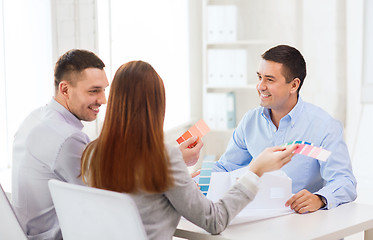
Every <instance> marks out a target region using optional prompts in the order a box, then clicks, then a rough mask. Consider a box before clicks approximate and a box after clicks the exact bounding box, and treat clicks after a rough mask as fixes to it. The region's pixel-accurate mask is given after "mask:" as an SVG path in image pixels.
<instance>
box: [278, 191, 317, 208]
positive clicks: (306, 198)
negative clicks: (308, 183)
mask: <svg viewBox="0 0 373 240" xmlns="http://www.w3.org/2000/svg"><path fill="white" fill-rule="evenodd" d="M285 206H286V207H287V206H290V208H291V209H293V210H294V211H296V212H298V213H305V212H315V211H317V210H319V209H320V208H321V207H322V206H324V203H323V202H322V201H321V199H320V198H319V196H317V195H315V194H312V193H310V192H309V191H307V190H306V189H303V190H301V191H299V192H298V193H296V194H294V195H293V196H292V197H291V198H290V199H289V200H288V201H287V202H286V203H285Z"/></svg>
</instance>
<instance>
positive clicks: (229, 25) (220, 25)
mask: <svg viewBox="0 0 373 240" xmlns="http://www.w3.org/2000/svg"><path fill="white" fill-rule="evenodd" d="M236 32H237V7H236V6H235V5H224V6H215V5H214V6H208V7H207V41H208V42H235V41H236V39H237V37H236V35H237V33H236Z"/></svg>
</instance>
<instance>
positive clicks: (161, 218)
mask: <svg viewBox="0 0 373 240" xmlns="http://www.w3.org/2000/svg"><path fill="white" fill-rule="evenodd" d="M167 148H168V154H169V156H170V161H171V171H172V174H173V178H174V186H173V187H172V188H171V189H169V190H168V191H166V192H164V193H162V194H145V193H139V194H135V195H134V194H132V195H131V196H132V197H133V199H134V201H135V202H136V205H137V208H138V209H139V213H140V216H141V219H142V222H143V224H144V227H145V230H146V233H147V235H148V238H149V239H150V240H154V239H159V240H165V239H171V238H172V236H173V234H174V232H175V229H176V226H177V225H178V223H179V220H180V217H181V216H184V217H185V218H186V219H188V220H189V221H191V222H193V223H194V224H196V225H197V226H200V227H201V228H203V229H205V230H206V231H208V232H210V233H213V234H218V233H220V232H221V231H223V230H224V229H225V228H226V227H227V225H228V223H229V222H230V221H231V220H232V219H233V218H234V217H235V216H236V215H237V214H238V213H239V212H240V211H241V210H242V209H243V208H244V207H245V206H246V205H247V204H248V203H249V202H250V201H252V200H253V199H254V197H255V195H256V193H257V191H258V187H257V185H258V180H259V178H258V176H257V175H255V174H254V173H252V172H250V171H248V173H247V174H246V175H244V176H243V177H242V178H241V179H240V180H238V181H237V183H236V184H235V185H234V186H233V187H232V188H231V189H230V190H229V191H228V192H227V193H226V194H225V195H224V196H223V198H222V199H220V200H219V201H217V202H215V203H213V202H212V201H210V200H208V199H207V198H206V197H205V195H203V194H202V192H201V191H200V190H199V188H198V187H197V185H196V183H195V182H194V181H193V179H192V178H191V177H190V175H189V173H188V170H187V167H186V165H185V163H184V160H183V158H182V154H181V152H180V150H179V149H178V148H176V147H170V146H167ZM149 161H151V159H149Z"/></svg>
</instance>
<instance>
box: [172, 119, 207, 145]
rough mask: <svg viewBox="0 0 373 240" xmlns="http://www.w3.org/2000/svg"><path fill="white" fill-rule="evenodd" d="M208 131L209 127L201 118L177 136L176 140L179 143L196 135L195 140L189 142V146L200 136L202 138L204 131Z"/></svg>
mask: <svg viewBox="0 0 373 240" xmlns="http://www.w3.org/2000/svg"><path fill="white" fill-rule="evenodd" d="M209 131H210V128H209V127H208V126H207V124H206V123H205V121H203V119H201V120H199V121H198V122H197V123H196V124H194V125H193V126H192V127H191V128H189V130H188V131H186V132H185V133H184V134H183V135H181V137H179V138H178V139H177V140H176V142H178V143H179V144H181V143H182V142H184V141H185V140H188V139H189V138H191V137H194V136H197V137H198V138H197V141H195V142H194V143H193V144H191V145H190V146H189V147H191V146H194V145H195V144H196V143H197V142H198V140H199V139H200V138H202V137H203V136H204V135H205V134H206V133H208V132H209Z"/></svg>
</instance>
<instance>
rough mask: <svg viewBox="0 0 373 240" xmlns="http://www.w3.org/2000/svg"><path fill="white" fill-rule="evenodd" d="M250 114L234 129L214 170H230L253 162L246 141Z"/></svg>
mask: <svg viewBox="0 0 373 240" xmlns="http://www.w3.org/2000/svg"><path fill="white" fill-rule="evenodd" d="M248 115H249V114H246V115H245V117H244V118H243V119H242V120H241V122H240V123H239V124H238V126H237V128H236V129H235V130H234V132H233V135H232V137H231V139H230V140H229V143H228V146H227V149H226V151H225V152H224V154H223V155H222V156H221V157H220V159H219V161H217V162H216V163H215V165H214V168H213V171H214V172H224V171H225V172H230V171H233V170H236V169H239V168H241V167H244V166H247V165H248V164H249V163H250V162H251V160H252V158H253V157H252V156H251V154H250V152H249V151H248V150H247V146H246V142H245V135H246V134H245V129H246V126H247V125H248V118H249V116H248Z"/></svg>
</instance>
